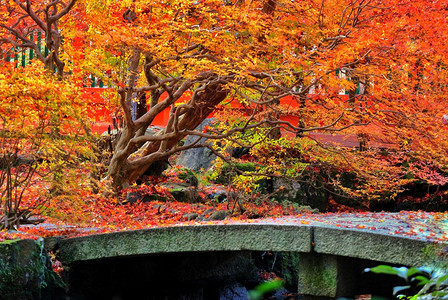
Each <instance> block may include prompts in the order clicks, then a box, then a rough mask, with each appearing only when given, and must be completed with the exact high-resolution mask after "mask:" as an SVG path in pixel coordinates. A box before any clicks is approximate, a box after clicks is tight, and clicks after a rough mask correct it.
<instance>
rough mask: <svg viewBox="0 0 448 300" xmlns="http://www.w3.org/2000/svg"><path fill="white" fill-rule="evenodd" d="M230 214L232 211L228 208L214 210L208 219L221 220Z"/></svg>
mask: <svg viewBox="0 0 448 300" xmlns="http://www.w3.org/2000/svg"><path fill="white" fill-rule="evenodd" d="M229 214H230V212H229V211H227V210H217V211H214V212H212V213H211V214H210V216H209V217H208V218H206V220H210V221H221V220H224V219H225V218H226V217H227V216H228V215H229Z"/></svg>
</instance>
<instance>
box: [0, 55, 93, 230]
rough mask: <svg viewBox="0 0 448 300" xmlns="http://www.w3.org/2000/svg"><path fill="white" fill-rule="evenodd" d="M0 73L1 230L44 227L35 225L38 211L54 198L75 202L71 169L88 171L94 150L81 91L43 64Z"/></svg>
mask: <svg viewBox="0 0 448 300" xmlns="http://www.w3.org/2000/svg"><path fill="white" fill-rule="evenodd" d="M0 69H1V71H2V73H1V74H0V94H1V96H0V146H1V147H0V205H1V207H2V216H1V217H0V228H7V229H10V228H13V227H18V226H19V224H20V223H22V224H23V223H27V222H36V221H37V222H39V220H37V219H34V220H30V217H31V216H33V214H35V213H36V211H34V209H36V208H39V207H42V206H43V205H44V204H45V203H46V202H48V201H50V200H51V199H52V198H56V197H65V198H70V197H71V194H73V196H76V191H77V189H78V188H80V187H81V186H80V185H79V183H77V182H72V180H73V176H72V175H71V173H73V171H70V170H69V169H70V168H71V169H76V168H77V167H80V166H83V165H85V163H83V160H84V161H85V160H88V159H90V158H91V157H92V155H91V150H92V149H91V146H90V144H89V143H88V141H86V139H85V135H84V131H83V127H84V126H85V122H86V119H85V109H86V106H85V104H83V103H82V102H81V101H80V97H79V96H80V95H79V94H80V91H79V89H75V88H74V87H73V86H72V84H71V83H70V82H65V81H60V80H58V79H56V78H55V77H54V76H49V75H48V74H46V73H45V71H44V68H43V67H42V64H39V63H37V64H33V65H29V66H27V67H24V68H21V69H20V72H17V69H16V68H15V67H14V66H12V65H11V64H5V65H2V66H1V67H0ZM75 166H76V168H75ZM67 168H69V169H67ZM74 191H75V193H73V192H74ZM25 199H26V201H25ZM22 204H25V205H22Z"/></svg>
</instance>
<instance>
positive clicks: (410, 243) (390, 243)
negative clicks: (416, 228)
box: [313, 226, 429, 266]
mask: <svg viewBox="0 0 448 300" xmlns="http://www.w3.org/2000/svg"><path fill="white" fill-rule="evenodd" d="M313 228H314V250H315V251H316V252H317V253H325V254H332V255H340V256H348V257H356V258H363V259H369V260H375V261H380V262H384V263H394V264H402V265H406V266H420V265H422V264H423V262H424V255H423V253H422V251H421V250H422V249H423V248H424V247H425V246H427V245H428V244H429V243H428V242H427V241H423V240H417V239H412V238H406V237H402V236H393V235H386V234H382V233H375V232H371V231H361V230H353V229H345V230H341V229H335V228H327V227H317V226H315V227H313Z"/></svg>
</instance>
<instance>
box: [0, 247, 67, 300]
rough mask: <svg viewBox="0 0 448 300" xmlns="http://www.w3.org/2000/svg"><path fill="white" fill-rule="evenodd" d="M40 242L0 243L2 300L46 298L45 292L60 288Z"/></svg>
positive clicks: (59, 283) (60, 281) (59, 280)
mask: <svg viewBox="0 0 448 300" xmlns="http://www.w3.org/2000/svg"><path fill="white" fill-rule="evenodd" d="M62 285H63V282H62V280H61V279H60V278H59V277H58V276H57V275H56V274H55V273H54V272H53V270H52V268H51V264H50V260H49V257H48V255H46V253H45V252H43V245H42V241H34V240H12V241H8V242H2V243H1V244H0V295H1V299H5V300H8V299H11V300H12V299H14V300H15V299H24V300H26V299H45V298H47V297H46V296H43V295H46V294H47V293H46V291H44V289H46V288H50V289H53V287H54V286H58V287H62Z"/></svg>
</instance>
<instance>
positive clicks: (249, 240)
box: [45, 212, 448, 266]
mask: <svg viewBox="0 0 448 300" xmlns="http://www.w3.org/2000/svg"><path fill="white" fill-rule="evenodd" d="M435 242H437V243H444V244H448V215H447V214H431V213H425V212H402V213H355V214H301V215H298V216H292V217H279V218H272V219H257V220H246V221H232V222H231V223H230V224H229V221H226V220H225V221H216V222H214V223H213V225H210V224H201V223H196V224H195V225H191V223H190V224H186V225H185V224H184V225H183V224H178V225H176V226H171V227H159V228H149V229H142V230H135V231H121V232H112V233H106V234H95V235H90V236H84V237H75V238H62V237H61V238H47V239H46V240H45V245H46V248H47V249H49V250H51V249H55V248H58V247H59V255H60V259H61V260H62V261H63V262H64V263H67V264H69V263H72V262H75V261H81V260H93V259H101V258H108V257H122V256H133V255H145V254H157V253H175V252H195V251H198V252H200V251H240V250H253V251H291V252H302V253H307V252H311V251H312V250H314V251H315V252H317V253H322V254H330V255H338V256H347V257H354V258H362V259H369V260H375V261H381V262H385V263H397V264H403V265H408V266H411V265H418V264H419V263H420V262H421V261H422V259H423V255H422V253H421V250H422V248H424V247H425V246H426V245H428V244H432V243H435ZM312 245H313V246H312Z"/></svg>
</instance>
